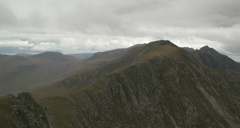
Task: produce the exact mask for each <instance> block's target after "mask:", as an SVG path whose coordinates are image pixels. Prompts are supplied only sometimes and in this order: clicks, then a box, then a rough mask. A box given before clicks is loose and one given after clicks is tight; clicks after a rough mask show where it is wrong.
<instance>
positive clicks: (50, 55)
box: [32, 52, 68, 61]
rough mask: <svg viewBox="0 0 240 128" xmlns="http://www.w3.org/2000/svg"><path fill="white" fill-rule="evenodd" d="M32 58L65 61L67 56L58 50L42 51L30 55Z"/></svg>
mask: <svg viewBox="0 0 240 128" xmlns="http://www.w3.org/2000/svg"><path fill="white" fill-rule="evenodd" d="M32 58H43V59H48V60H52V61H66V60H67V58H68V57H66V56H65V55H63V54H62V53H59V52H43V53H40V54H37V55H34V56H32Z"/></svg>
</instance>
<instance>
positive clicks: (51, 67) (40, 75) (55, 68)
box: [0, 56, 79, 95]
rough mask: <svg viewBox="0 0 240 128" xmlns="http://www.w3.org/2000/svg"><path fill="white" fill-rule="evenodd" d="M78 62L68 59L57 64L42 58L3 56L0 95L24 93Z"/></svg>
mask: <svg viewBox="0 0 240 128" xmlns="http://www.w3.org/2000/svg"><path fill="white" fill-rule="evenodd" d="M77 63H79V61H78V60H77V59H73V58H70V59H68V60H67V61H62V62H57V61H52V60H47V59H44V58H25V57H22V56H5V57H4V58H1V62H0V81H1V84H0V95H6V94H9V93H14V94H15V93H18V92H22V91H26V90H27V89H29V88H30V87H34V86H36V85H38V84H40V83H43V82H45V81H48V80H50V79H53V78H55V77H57V76H59V75H62V74H63V73H65V72H67V71H70V70H72V69H73V68H74V67H76V66H77Z"/></svg>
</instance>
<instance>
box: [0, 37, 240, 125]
mask: <svg viewBox="0 0 240 128" xmlns="http://www.w3.org/2000/svg"><path fill="white" fill-rule="evenodd" d="M239 91H240V73H239V72H237V71H231V70H227V69H212V68H209V67H208V66H206V65H203V64H202V63H200V62H199V60H197V59H196V58H195V57H194V55H193V54H192V53H190V52H187V51H186V50H184V49H182V48H179V47H177V46H176V45H174V44H173V43H171V42H170V41H166V40H160V41H155V42H150V43H148V44H146V45H141V46H138V47H134V48H132V49H130V50H129V51H128V52H127V53H126V54H124V55H123V56H121V57H120V58H118V59H116V60H113V61H112V62H110V63H108V64H106V65H103V66H102V67H98V68H94V69H92V70H86V71H83V72H81V73H77V74H73V75H72V76H70V77H67V78H65V79H63V80H61V81H58V82H56V83H54V82H53V83H52V84H49V85H48V86H43V87H42V88H41V89H39V92H37V91H36V90H35V91H33V92H31V93H32V95H33V97H34V98H35V99H36V101H34V100H33V98H32V97H31V94H29V93H21V94H19V95H18V97H14V96H6V97H2V98H0V107H1V109H0V112H1V116H0V119H1V120H0V121H1V125H2V126H4V127H30V128H35V127H52V128H55V127H56V128H74V127H76V128H239V127H240V109H239V108H240V93H239ZM37 93H38V94H37ZM36 94H37V95H36ZM46 94H48V95H46ZM49 94H50V95H49ZM40 95H41V97H38V96H40ZM44 95H45V96H44ZM2 113H3V114H2ZM9 122H10V123H9Z"/></svg>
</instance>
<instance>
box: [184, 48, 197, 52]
mask: <svg viewBox="0 0 240 128" xmlns="http://www.w3.org/2000/svg"><path fill="white" fill-rule="evenodd" d="M183 49H185V50H187V51H188V52H194V51H195V49H193V48H189V47H183Z"/></svg>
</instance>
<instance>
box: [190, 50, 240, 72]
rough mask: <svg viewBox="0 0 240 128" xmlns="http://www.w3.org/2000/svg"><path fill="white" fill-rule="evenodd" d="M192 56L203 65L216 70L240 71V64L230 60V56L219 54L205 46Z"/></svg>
mask: <svg viewBox="0 0 240 128" xmlns="http://www.w3.org/2000/svg"><path fill="white" fill-rule="evenodd" d="M192 54H193V55H194V57H196V58H197V60H198V61H199V62H201V63H202V64H204V65H206V66H209V67H212V68H215V69H230V70H233V71H240V64H239V63H237V62H235V61H234V60H232V59H231V58H229V57H228V56H225V55H222V54H220V53H218V52H217V51H216V50H214V49H213V48H209V47H208V46H204V47H202V48H201V49H199V50H196V51H193V52H192Z"/></svg>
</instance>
